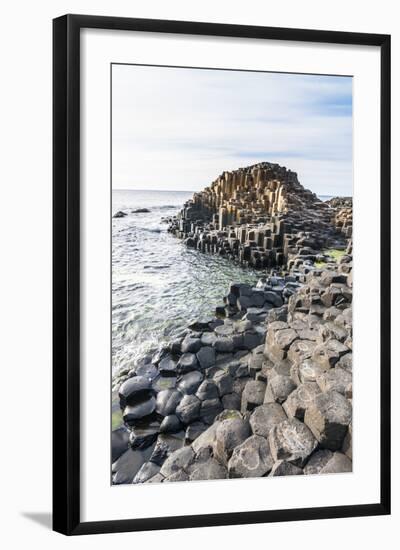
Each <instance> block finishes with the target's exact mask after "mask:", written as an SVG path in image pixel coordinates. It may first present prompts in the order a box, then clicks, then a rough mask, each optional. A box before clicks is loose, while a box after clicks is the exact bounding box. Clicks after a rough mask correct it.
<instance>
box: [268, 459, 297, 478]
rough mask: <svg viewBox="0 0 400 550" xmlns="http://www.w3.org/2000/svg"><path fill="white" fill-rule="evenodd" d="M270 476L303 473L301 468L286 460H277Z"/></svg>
mask: <svg viewBox="0 0 400 550" xmlns="http://www.w3.org/2000/svg"><path fill="white" fill-rule="evenodd" d="M269 475H270V477H277V476H299V475H303V470H302V469H301V468H299V467H298V466H295V465H294V464H292V463H291V462H287V461H286V460H278V461H277V462H275V464H274V465H273V467H272V470H271V472H270V474H269Z"/></svg>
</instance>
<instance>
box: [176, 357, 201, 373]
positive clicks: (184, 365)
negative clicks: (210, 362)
mask: <svg viewBox="0 0 400 550" xmlns="http://www.w3.org/2000/svg"><path fill="white" fill-rule="evenodd" d="M197 368H198V362H197V357H196V355H195V354H194V353H184V354H183V355H182V356H181V358H180V359H179V361H178V364H177V366H176V369H177V372H178V373H180V374H184V373H186V372H190V371H192V370H196V369H197Z"/></svg>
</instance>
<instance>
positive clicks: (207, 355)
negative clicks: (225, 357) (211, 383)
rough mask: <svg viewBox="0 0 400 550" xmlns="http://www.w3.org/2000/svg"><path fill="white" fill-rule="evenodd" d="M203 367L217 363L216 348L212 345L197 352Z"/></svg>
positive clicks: (206, 367)
mask: <svg viewBox="0 0 400 550" xmlns="http://www.w3.org/2000/svg"><path fill="white" fill-rule="evenodd" d="M196 357H197V360H198V362H199V365H200V368H201V369H203V370H204V369H208V368H209V367H212V366H213V365H214V364H215V349H214V348H212V347H211V346H204V347H202V348H201V349H200V350H199V351H198V352H197V354H196Z"/></svg>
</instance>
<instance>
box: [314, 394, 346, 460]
mask: <svg viewBox="0 0 400 550" xmlns="http://www.w3.org/2000/svg"><path fill="white" fill-rule="evenodd" d="M351 415H352V409H351V404H350V403H349V401H348V400H347V399H346V398H345V397H343V395H341V394H340V393H338V392H336V391H328V392H326V393H320V394H319V395H317V396H316V397H315V400H314V403H313V404H312V405H311V406H310V407H308V408H307V410H306V412H305V415H304V422H305V423H306V424H307V426H308V427H309V428H310V430H311V431H312V433H313V434H314V436H315V437H316V438H317V440H318V441H319V443H320V445H321V446H322V447H323V448H326V449H330V450H332V451H336V450H338V449H340V448H341V446H342V444H343V439H344V437H345V435H346V432H347V428H348V426H349V424H350V422H351Z"/></svg>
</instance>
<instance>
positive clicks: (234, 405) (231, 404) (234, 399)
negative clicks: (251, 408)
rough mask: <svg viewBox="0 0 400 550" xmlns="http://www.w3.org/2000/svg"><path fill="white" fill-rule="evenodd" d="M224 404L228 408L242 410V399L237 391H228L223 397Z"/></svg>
mask: <svg viewBox="0 0 400 550" xmlns="http://www.w3.org/2000/svg"><path fill="white" fill-rule="evenodd" d="M221 401H222V406H223V407H224V409H228V410H237V411H239V410H240V405H241V399H240V397H239V396H238V394H237V393H228V394H226V395H224V396H223V397H222V399H221Z"/></svg>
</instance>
